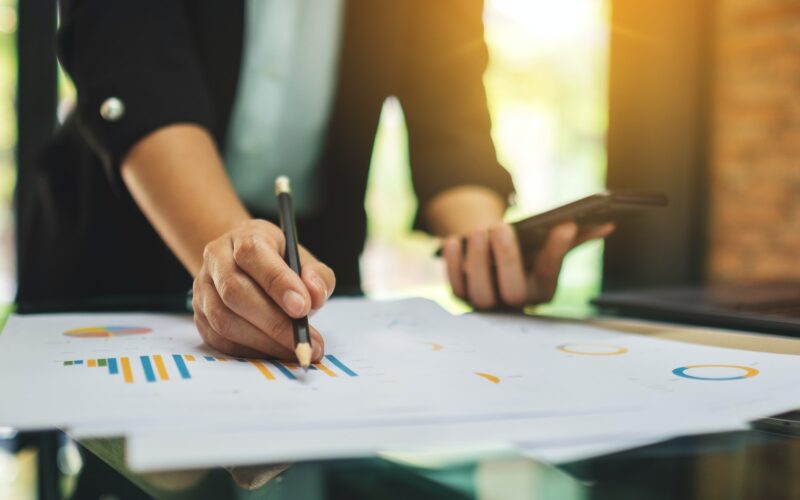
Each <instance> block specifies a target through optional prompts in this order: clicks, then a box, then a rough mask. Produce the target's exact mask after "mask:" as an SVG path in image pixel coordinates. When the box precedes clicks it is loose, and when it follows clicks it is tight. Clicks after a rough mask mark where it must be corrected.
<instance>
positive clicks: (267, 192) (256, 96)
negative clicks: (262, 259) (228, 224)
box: [224, 0, 343, 216]
mask: <svg viewBox="0 0 800 500" xmlns="http://www.w3.org/2000/svg"><path fill="white" fill-rule="evenodd" d="M342 7H343V0H247V3H246V4H245V9H246V10H245V13H246V17H245V35H244V52H243V60H242V69H241V75H240V78H239V88H238V91H237V94H236V102H235V103H234V108H233V113H232V115H231V124H230V129H229V132H228V141H227V144H226V145H225V151H224V158H225V163H226V165H227V168H228V173H229V175H230V177H231V181H232V182H233V186H234V187H235V189H236V192H237V193H238V194H239V196H240V198H241V199H242V200H243V201H244V203H245V204H246V205H247V206H248V207H250V208H252V209H255V210H259V211H264V212H266V213H269V214H276V213H277V208H276V202H275V194H274V193H275V188H274V183H275V178H276V177H278V176H280V175H288V176H289V178H290V179H291V181H292V192H293V202H294V206H295V211H296V213H297V214H298V215H301V216H302V215H309V214H313V213H315V212H316V211H317V210H318V205H317V203H316V200H317V199H318V191H319V190H320V189H322V188H323V186H321V185H320V184H319V182H317V180H316V179H317V176H316V172H315V171H314V167H315V165H316V163H317V160H318V158H319V155H320V153H321V150H322V146H323V141H324V140H325V135H326V134H325V132H326V127H327V124H328V117H329V115H330V108H331V105H332V100H333V95H334V91H335V86H336V75H337V67H338V62H339V61H338V55H339V44H340V38H341V33H340V32H341V25H342V14H343V9H342Z"/></svg>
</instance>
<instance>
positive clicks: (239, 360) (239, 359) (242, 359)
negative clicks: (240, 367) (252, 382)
mask: <svg viewBox="0 0 800 500" xmlns="http://www.w3.org/2000/svg"><path fill="white" fill-rule="evenodd" d="M236 361H238V362H239V363H247V360H246V359H244V358H236Z"/></svg>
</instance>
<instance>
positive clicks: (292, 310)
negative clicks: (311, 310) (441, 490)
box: [283, 290, 306, 316]
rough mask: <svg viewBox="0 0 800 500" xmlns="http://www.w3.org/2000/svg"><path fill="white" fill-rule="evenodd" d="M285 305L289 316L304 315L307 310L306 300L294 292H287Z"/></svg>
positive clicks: (284, 295) (284, 300)
mask: <svg viewBox="0 0 800 500" xmlns="http://www.w3.org/2000/svg"><path fill="white" fill-rule="evenodd" d="M283 305H284V307H286V310H287V312H288V313H289V314H293V315H295V316H298V315H300V314H303V313H304V312H305V310H306V301H305V299H304V298H303V296H302V295H300V294H299V293H297V292H295V291H294V290H287V292H286V293H285V294H283Z"/></svg>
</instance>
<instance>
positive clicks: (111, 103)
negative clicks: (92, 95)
mask: <svg viewBox="0 0 800 500" xmlns="http://www.w3.org/2000/svg"><path fill="white" fill-rule="evenodd" d="M123 115H125V103H124V102H122V101H121V100H119V99H118V98H116V97H109V98H108V99H106V100H105V101H103V104H101V105H100V116H102V117H103V119H104V120H105V121H107V122H115V121H117V120H119V119H120V118H122V117H123Z"/></svg>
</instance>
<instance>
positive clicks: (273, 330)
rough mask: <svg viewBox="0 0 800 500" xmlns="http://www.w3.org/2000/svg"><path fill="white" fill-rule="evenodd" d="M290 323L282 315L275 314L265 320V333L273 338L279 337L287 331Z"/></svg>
mask: <svg viewBox="0 0 800 500" xmlns="http://www.w3.org/2000/svg"><path fill="white" fill-rule="evenodd" d="M287 326H288V322H287V321H286V319H285V318H284V317H283V316H282V315H280V314H273V315H270V316H269V317H267V318H266V319H265V320H264V328H265V330H266V331H265V333H266V334H267V335H269V336H270V337H272V338H276V337H279V336H280V334H281V333H282V332H283V331H284V330H285V329H286V327H287Z"/></svg>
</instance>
